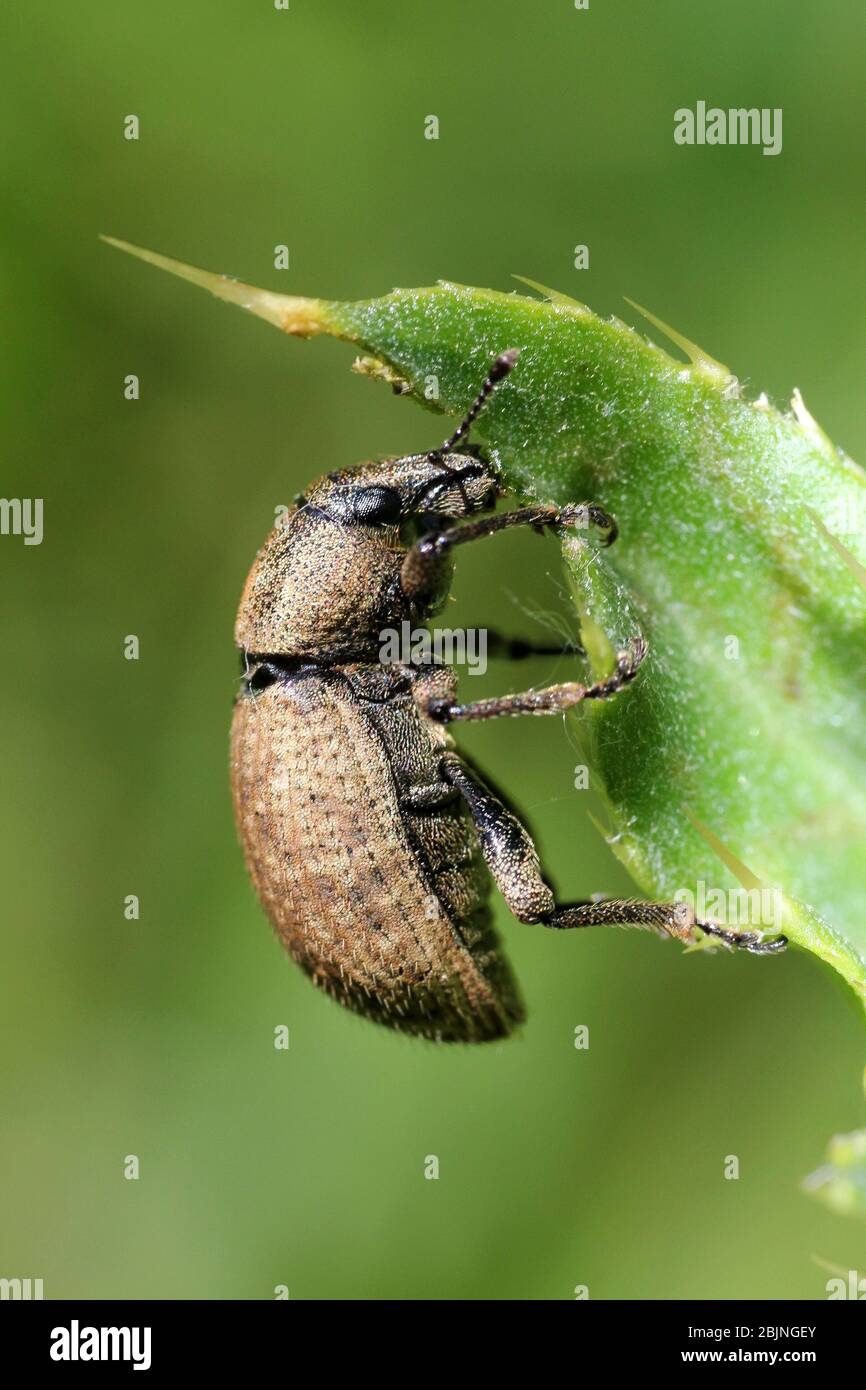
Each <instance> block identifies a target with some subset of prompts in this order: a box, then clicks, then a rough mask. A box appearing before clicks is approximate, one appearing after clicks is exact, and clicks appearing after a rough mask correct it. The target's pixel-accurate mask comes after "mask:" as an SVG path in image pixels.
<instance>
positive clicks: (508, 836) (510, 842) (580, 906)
mask: <svg viewBox="0 0 866 1390" xmlns="http://www.w3.org/2000/svg"><path fill="white" fill-rule="evenodd" d="M442 776H443V778H444V779H445V781H446V782H449V783H450V784H451V786H453V787H456V789H457V790H458V791H459V793H460V795H461V796H462V797H463V800H464V801H465V802H466V805H467V806H468V808H469V812H470V815H471V816H472V819H473V821H474V823H475V828H476V830H477V832H478V839H479V841H480V844H481V850H482V853H483V855H484V858H485V860H486V861H487V866H488V868H489V869H490V872H491V873H492V875H493V878H494V880H495V882H496V886H497V888H498V889H499V891H500V893H501V894H502V896H503V898H504V899H505V901H506V902H507V904H508V906H509V908H510V909H511V911H512V912H513V913H514V915H515V917H516V918H517V919H518V920H519V921H521V922H538V923H540V924H541V925H542V926H545V927H553V928H554V929H556V930H560V931H561V930H565V929H568V928H573V927H596V926H612V927H613V926H617V927H652V928H656V929H657V930H659V931H662V932H665V933H666V934H667V935H668V936H673V937H676V938H677V940H679V941H683V942H686V943H688V944H692V943H693V942H694V941H695V932H696V931H701V932H704V933H706V934H707V935H708V936H713V937H716V938H718V939H720V940H722V941H723V942H724V943H725V945H727V946H738V947H742V948H743V949H744V950H747V951H751V952H752V953H753V954H755V955H763V954H766V953H769V952H773V951H780V950H784V948H785V946H786V945H787V941H786V939H785V937H783V936H779V937H772V938H770V939H768V940H764V939H763V938H762V937H761V934H760V933H759V932H741V933H737V932H733V931H729V930H727V929H726V928H723V927H718V926H716V925H715V924H713V923H709V922H699V921H697V920H696V919H695V915H694V912H693V911H692V909H691V908H690V907H689V905H688V904H687V903H683V902H678V903H647V902H636V901H634V900H633V899H619V900H617V899H615V898H600V899H597V900H590V901H586V902H579V903H567V904H565V905H564V906H561V907H557V905H556V900H555V898H554V895H553V890H552V889H551V888H550V887H549V885H548V884H547V883H545V881H544V879H543V877H542V874H541V865H540V863H539V859H538V852H537V850H536V848H535V845H534V844H533V842H532V838H531V836H530V835H529V833H528V831H527V830H526V829H525V828H524V826H522V825H521V823H520V821H519V820H518V819H517V817H516V816H514V815H513V814H512V813H511V811H509V810H508V809H507V807H506V806H504V805H503V803H502V802H501V801H500V800H499V798H498V797H497V796H494V794H493V792H492V791H491V790H490V788H489V787H488V786H487V785H486V784H485V783H484V782H483V781H482V780H481V778H480V777H479V776H478V775H477V773H475V772H473V771H472V769H471V768H470V767H468V766H467V764H466V763H465V762H464V761H463V760H462V759H461V758H460V757H458V755H457V754H456V753H446V754H445V756H444V757H443V759H442Z"/></svg>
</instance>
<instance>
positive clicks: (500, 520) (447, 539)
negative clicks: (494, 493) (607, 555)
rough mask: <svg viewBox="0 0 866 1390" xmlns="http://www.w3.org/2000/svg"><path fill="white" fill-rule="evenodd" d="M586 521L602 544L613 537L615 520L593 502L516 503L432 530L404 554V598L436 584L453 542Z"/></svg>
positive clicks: (414, 596)
mask: <svg viewBox="0 0 866 1390" xmlns="http://www.w3.org/2000/svg"><path fill="white" fill-rule="evenodd" d="M590 525H592V526H598V527H599V528H600V529H601V530H602V531H605V532H606V533H607V534H606V535H605V538H604V543H605V545H611V544H612V543H613V542H614V541H615V540H616V537H617V527H616V522H615V521H614V519H613V517H612V516H610V515H609V514H608V513H607V512H606V511H605V510H604V509H603V508H602V507H597V506H596V505H595V503H594V502H581V503H580V504H572V503H569V504H568V505H566V506H564V507H548V506H543V505H539V506H533V507H519V508H518V509H517V510H516V511H513V512H500V513H499V514H498V515H497V516H485V517H481V518H479V520H478V521H470V522H467V523H466V525H465V526H450V527H447V528H446V529H445V530H442V531H433V532H431V533H430V535H427V536H422V537H421V539H420V540H419V541H416V543H415V544H414V545H413V546H412V549H411V550H410V551H409V553H408V554H407V556H406V558H405V560H404V561H403V568H402V570H401V572H400V585H401V588H402V590H403V593H404V594H405V595H406V597H407V598H408V599H417V598H421V597H423V595H424V594H427V593H429V592H430V591H431V590H433V589H435V588H436V587H437V584H438V582H439V577H440V574H441V572H442V569H443V566H444V565H445V564H447V561H448V557H449V556H450V554H451V552H452V551H453V550H454V548H455V546H458V545H466V544H467V543H468V542H469V541H477V540H481V538H482V537H483V536H493V535H495V534H496V533H497V532H498V531H506V530H510V529H511V527H513V526H531V527H532V528H533V530H535V531H538V532H539V533H541V532H543V531H544V528H545V527H546V526H550V527H554V528H556V527H568V526H573V527H579V528H581V529H583V530H585V529H586V528H587V527H588V526H590Z"/></svg>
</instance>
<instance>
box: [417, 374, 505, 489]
mask: <svg viewBox="0 0 866 1390" xmlns="http://www.w3.org/2000/svg"><path fill="white" fill-rule="evenodd" d="M519 356H520V348H509V349H508V351H507V352H500V354H499V356H498V357H497V358H495V359H494V362H493V365H492V366H491V368H490V371H489V372H488V373H487V380H486V381H485V382H484V385H483V386H482V388H481V390H480V391H479V392H478V395H477V396H476V397H475V400H474V401H473V402H472V404H471V406H470V407H469V409H468V410H467V412H466V414H465V416H464V417H463V420H462V422H461V424H460V425H459V427H458V428H457V429H456V430H455V431H454V433H453V434H452V435H451V437H450V439H446V440H445V443H444V444H440V446H439V448H438V449H431V450H430V452H429V454H428V455H427V457H428V459H429V460H430V461H431V463H433V462H436V460H438V459H441V458H443V457H444V455H445V454H449V453H450V452H451V450H452V449H453V448H454V446H455V444H459V443H460V440H461V439H463V438H464V437H465V436H466V435H467V434H468V433H469V431H470V429H471V428H472V425H473V423H474V421H475V420H476V419H477V417H478V415H479V413H480V412H481V410H482V409H483V407H484V403H485V401H486V400H487V398H488V396H489V395H490V394H491V392H492V391H493V390H494V389H495V387H496V386H497V384H498V383H499V382H500V381H502V380H503V378H504V377H507V376H508V373H509V372H510V371H511V368H512V367H513V366H514V364H515V362H516V361H517V359H518V357H519Z"/></svg>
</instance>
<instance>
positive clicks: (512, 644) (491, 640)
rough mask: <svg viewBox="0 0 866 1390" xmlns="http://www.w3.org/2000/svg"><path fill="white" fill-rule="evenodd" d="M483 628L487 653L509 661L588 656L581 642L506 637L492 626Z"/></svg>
mask: <svg viewBox="0 0 866 1390" xmlns="http://www.w3.org/2000/svg"><path fill="white" fill-rule="evenodd" d="M481 630H482V631H483V632H486V633H487V655H488V656H494V657H505V658H506V659H507V660H508V661H525V660H526V659H527V657H530V656H586V652H585V651H584V649H583V647H582V646H581V645H580V643H579V642H559V643H557V642H536V641H534V640H533V639H532V638H531V637H506V635H505V633H503V632H497V631H496V630H495V629H494V628H490V627H485V628H482V629H481Z"/></svg>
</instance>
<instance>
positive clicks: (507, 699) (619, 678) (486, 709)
mask: <svg viewBox="0 0 866 1390" xmlns="http://www.w3.org/2000/svg"><path fill="white" fill-rule="evenodd" d="M646 654H647V644H646V642H645V641H644V639H643V638H642V637H635V638H633V639H632V641H631V644H630V646H629V647H628V648H627V650H626V651H623V652H620V654H619V656H618V658H617V664H616V667H615V669H614V671H613V672H612V674H611V675H609V676H607V677H605V679H604V680H602V681H596V682H595V683H594V684H593V685H582V684H581V683H580V682H579V681H564V682H563V683H562V684H561V685H549V686H547V687H546V688H544V689H542V690H524V691H522V692H521V693H520V694H519V695H498V696H494V697H493V698H492V699H489V700H473V701H472V702H471V704H466V705H461V704H459V703H458V701H457V700H456V699H454V698H453V696H452V697H448V696H443V695H442V694H441V693H440V692H439V691H438V690H437V689H436V687H435V686H434V685H432V684H431V685H429V686H425V685H424V684H423V683H422V682H419V684H418V686H417V687H416V699H417V700H418V702H419V704H420V705H421V708H422V709H423V710H424V712H425V713H426V714H428V715H429V716H430V718H431V719H435V720H437V721H438V722H439V723H441V724H450V723H453V722H454V721H455V720H469V719H498V718H500V716H502V715H506V714H508V715H517V714H560V713H561V712H562V711H563V710H567V709H572V708H573V707H574V706H575V705H579V704H582V702H583V701H584V700H608V699H610V697H611V696H612V695H616V694H617V692H618V691H620V690H622V689H623V688H624V687H625V686H627V685H628V684H629V683H630V682H631V681H633V680H634V678H635V676H636V675H637V673H638V671H639V669H640V666H641V662H642V661H643V659H644V657H645V656H646Z"/></svg>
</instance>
